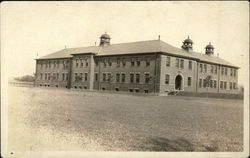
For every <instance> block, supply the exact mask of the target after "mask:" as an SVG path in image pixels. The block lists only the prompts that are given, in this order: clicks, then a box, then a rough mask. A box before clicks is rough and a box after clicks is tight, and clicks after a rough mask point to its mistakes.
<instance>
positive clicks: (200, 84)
mask: <svg viewBox="0 0 250 158" xmlns="http://www.w3.org/2000/svg"><path fill="white" fill-rule="evenodd" d="M199 87H200V88H201V87H202V79H199Z"/></svg>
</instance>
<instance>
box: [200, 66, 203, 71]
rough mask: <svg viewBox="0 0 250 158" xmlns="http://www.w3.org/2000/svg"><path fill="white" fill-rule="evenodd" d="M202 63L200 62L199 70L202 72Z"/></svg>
mask: <svg viewBox="0 0 250 158" xmlns="http://www.w3.org/2000/svg"><path fill="white" fill-rule="evenodd" d="M202 69H203V65H202V64H200V72H202V71H203V70H202Z"/></svg>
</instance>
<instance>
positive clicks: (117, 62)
mask: <svg viewBox="0 0 250 158" xmlns="http://www.w3.org/2000/svg"><path fill="white" fill-rule="evenodd" d="M120 63H121V59H120V58H117V61H116V64H117V67H120Z"/></svg>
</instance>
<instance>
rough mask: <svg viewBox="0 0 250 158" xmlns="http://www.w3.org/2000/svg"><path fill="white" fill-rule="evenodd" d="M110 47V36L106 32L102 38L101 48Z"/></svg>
mask: <svg viewBox="0 0 250 158" xmlns="http://www.w3.org/2000/svg"><path fill="white" fill-rule="evenodd" d="M107 45H110V36H109V35H108V34H107V33H106V32H105V33H104V34H102V35H101V37H100V46H107Z"/></svg>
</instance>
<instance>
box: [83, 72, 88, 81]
mask: <svg viewBox="0 0 250 158" xmlns="http://www.w3.org/2000/svg"><path fill="white" fill-rule="evenodd" d="M84 80H85V81H87V80H88V73H85V74H84Z"/></svg>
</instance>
